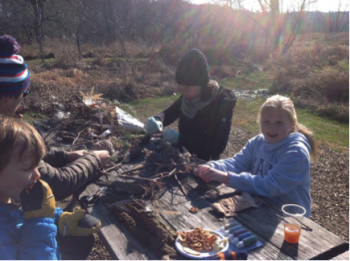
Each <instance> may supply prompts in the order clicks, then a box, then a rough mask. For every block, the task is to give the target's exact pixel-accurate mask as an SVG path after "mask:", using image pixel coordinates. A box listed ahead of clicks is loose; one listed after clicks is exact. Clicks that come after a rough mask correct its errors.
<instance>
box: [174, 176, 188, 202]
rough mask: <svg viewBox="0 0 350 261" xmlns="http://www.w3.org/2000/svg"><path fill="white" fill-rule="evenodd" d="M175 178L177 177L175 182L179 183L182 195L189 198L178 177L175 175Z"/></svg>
mask: <svg viewBox="0 0 350 261" xmlns="http://www.w3.org/2000/svg"><path fill="white" fill-rule="evenodd" d="M174 177H175V180H176V181H177V183H178V184H179V187H180V189H181V191H182V193H183V194H184V195H185V196H186V197H187V192H186V190H185V188H184V187H183V186H182V183H181V182H180V180H179V179H178V178H177V175H176V174H175V175H174Z"/></svg>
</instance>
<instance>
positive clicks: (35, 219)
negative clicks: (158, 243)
mask: <svg viewBox="0 0 350 261" xmlns="http://www.w3.org/2000/svg"><path fill="white" fill-rule="evenodd" d="M44 154H45V143H44V141H43V139H42V137H41V136H40V134H39V133H38V132H37V131H36V130H35V129H34V128H33V127H32V126H30V125H29V124H27V123H25V122H23V121H21V120H19V119H16V118H13V117H7V116H0V259H47V260H48V259H60V258H61V255H60V251H59V249H58V247H57V242H56V235H57V232H59V233H60V234H62V235H63V236H65V235H67V236H68V235H73V236H87V235H90V234H92V233H94V232H96V231H97V230H98V229H99V228H100V226H101V222H100V221H99V220H98V219H96V218H93V217H91V216H90V217H88V215H85V211H84V210H81V209H79V210H77V211H75V212H73V213H69V212H63V211H62V209H60V208H56V207H55V205H56V202H55V198H54V196H53V194H52V191H51V188H50V187H49V185H48V184H47V183H46V182H44V181H41V180H39V178H40V174H39V172H38V164H39V161H40V160H41V158H42V157H43V156H44ZM19 202H21V205H22V209H19V207H18V203H19ZM78 222H79V224H78ZM82 226H83V227H82Z"/></svg>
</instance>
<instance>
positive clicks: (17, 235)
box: [0, 203, 62, 260]
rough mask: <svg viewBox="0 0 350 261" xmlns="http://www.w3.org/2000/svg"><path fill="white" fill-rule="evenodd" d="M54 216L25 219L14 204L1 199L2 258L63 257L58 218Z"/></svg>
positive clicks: (58, 214)
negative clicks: (58, 237) (59, 239)
mask: <svg viewBox="0 0 350 261" xmlns="http://www.w3.org/2000/svg"><path fill="white" fill-rule="evenodd" d="M61 214H62V209H60V208H56V211H55V214H54V217H53V218H32V219H25V218H24V215H23V212H22V211H21V210H19V209H18V208H17V207H16V206H15V205H10V204H4V203H0V259H46V260H56V259H61V254H60V251H59V249H58V246H57V242H56V235H57V226H56V225H55V223H56V224H57V222H55V220H58V218H59V216H60V215H61Z"/></svg>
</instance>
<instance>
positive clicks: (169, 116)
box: [154, 95, 182, 127]
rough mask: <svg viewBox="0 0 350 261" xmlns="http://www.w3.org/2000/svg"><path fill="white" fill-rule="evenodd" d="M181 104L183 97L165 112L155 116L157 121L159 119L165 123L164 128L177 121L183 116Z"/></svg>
mask: <svg viewBox="0 0 350 261" xmlns="http://www.w3.org/2000/svg"><path fill="white" fill-rule="evenodd" d="M181 103H182V95H181V96H180V97H179V98H178V99H177V100H176V101H175V102H174V103H173V104H172V105H170V106H169V107H168V108H167V109H165V110H164V111H163V112H161V113H159V114H157V115H155V116H154V118H155V119H159V120H160V121H161V122H163V126H164V127H166V126H168V125H170V124H171V123H173V122H174V121H176V120H177V119H178V118H179V117H180V115H181Z"/></svg>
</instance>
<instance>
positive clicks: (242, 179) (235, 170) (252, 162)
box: [209, 133, 311, 218]
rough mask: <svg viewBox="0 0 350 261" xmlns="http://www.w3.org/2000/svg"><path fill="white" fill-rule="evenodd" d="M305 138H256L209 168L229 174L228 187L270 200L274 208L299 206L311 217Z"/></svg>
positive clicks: (307, 155) (299, 136) (299, 134)
mask: <svg viewBox="0 0 350 261" xmlns="http://www.w3.org/2000/svg"><path fill="white" fill-rule="evenodd" d="M310 151H311V147H310V145H309V143H308V140H307V138H306V137H305V136H304V135H303V134H301V133H291V134H289V135H288V136H287V137H286V138H285V139H284V140H282V141H280V142H278V143H275V144H271V143H268V142H267V141H266V140H265V138H264V136H263V135H262V134H260V135H258V136H255V137H254V138H252V139H251V140H249V141H248V143H247V144H246V145H245V147H244V148H243V149H242V150H241V151H240V152H239V153H237V154H236V155H235V156H234V157H233V158H228V159H225V160H218V161H211V162H209V165H211V167H212V168H215V169H217V170H221V171H224V172H228V174H229V180H228V184H227V185H228V186H230V187H232V188H235V189H237V190H239V191H242V192H248V193H250V194H251V195H258V196H263V197H269V198H270V200H269V202H272V203H273V204H274V205H275V206H276V207H281V206H282V205H283V204H298V205H301V206H303V207H304V208H305V209H306V214H305V216H306V217H308V218H309V217H310V214H311V197H310V155H309V153H310Z"/></svg>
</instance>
